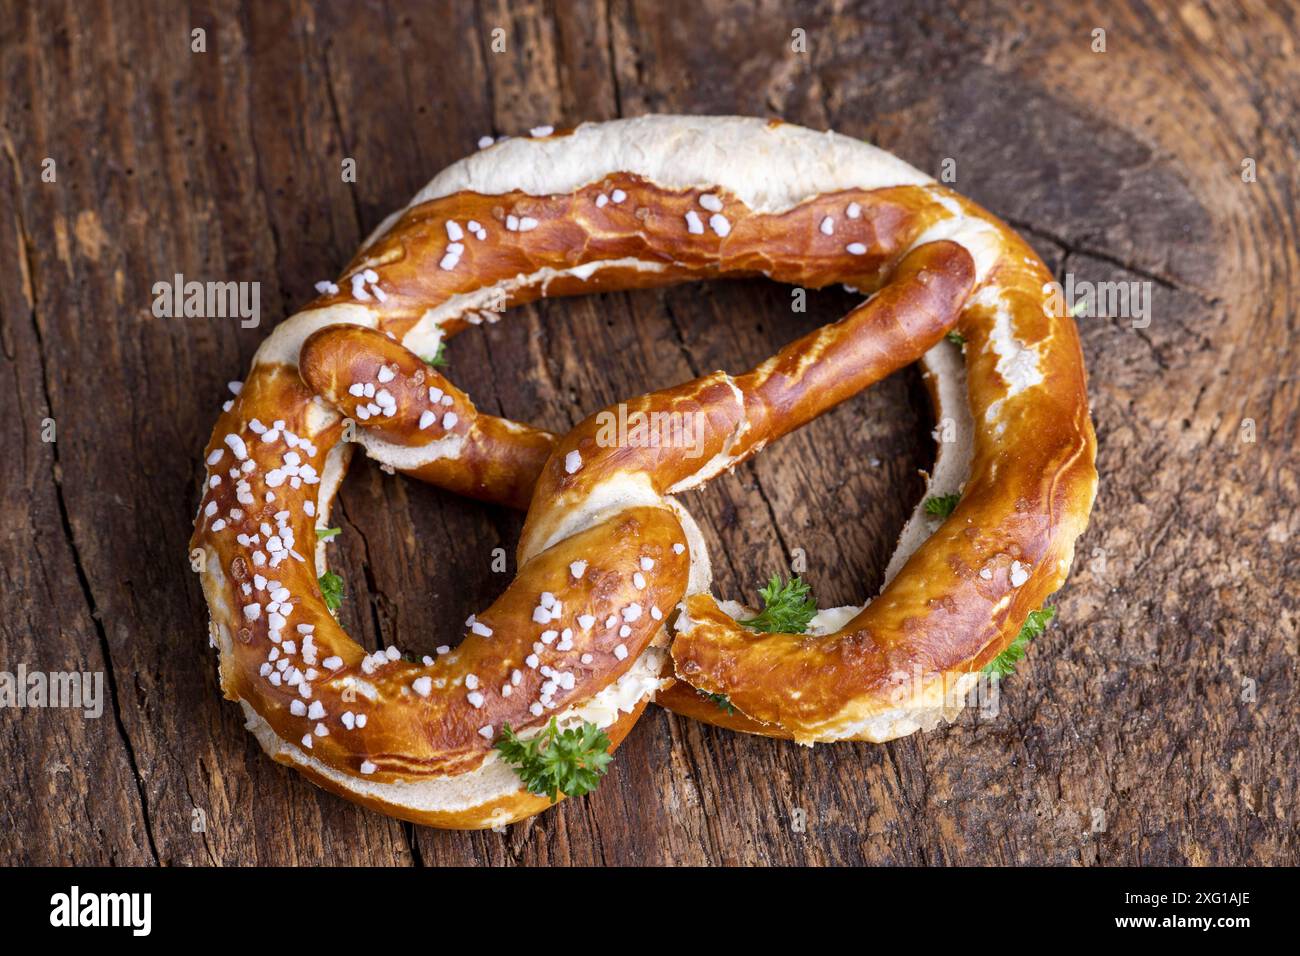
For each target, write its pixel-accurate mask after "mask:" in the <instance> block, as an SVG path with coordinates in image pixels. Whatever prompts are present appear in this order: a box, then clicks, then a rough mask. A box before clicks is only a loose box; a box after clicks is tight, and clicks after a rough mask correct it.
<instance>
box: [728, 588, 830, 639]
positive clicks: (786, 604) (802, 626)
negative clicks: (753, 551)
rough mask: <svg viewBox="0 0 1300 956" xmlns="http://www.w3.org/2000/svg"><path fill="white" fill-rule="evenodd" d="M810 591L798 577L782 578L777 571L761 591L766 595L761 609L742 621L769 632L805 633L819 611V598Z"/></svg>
mask: <svg viewBox="0 0 1300 956" xmlns="http://www.w3.org/2000/svg"><path fill="white" fill-rule="evenodd" d="M808 591H809V588H808V585H806V584H804V583H803V582H802V581H801V580H799V578H797V577H793V578H791V579H790V580H789V582H782V581H781V576H780V575H779V574H774V575H772V580H770V581H768V582H767V587H765V588H762V589H761V590H759V592H758V594H759V596H760V597H761V598H762V599H763V611H762V613H761V614H759V615H758V616H757V617H751V618H750V619H749V620H748V621H741V622H740V623H741V624H743V625H745V627H748V628H751V629H753V630H755V631H763V632H765V633H767V634H802V633H803V632H804V631H806V630H808V622H809V621H811V620H812V619H813V615H814V614H816V613H817V602H816V601H814V600H813V599H812V598H811V597H809V596H808Z"/></svg>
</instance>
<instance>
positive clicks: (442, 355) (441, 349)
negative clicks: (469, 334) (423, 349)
mask: <svg viewBox="0 0 1300 956" xmlns="http://www.w3.org/2000/svg"><path fill="white" fill-rule="evenodd" d="M420 358H421V359H423V360H424V364H425V365H431V366H433V367H434V368H445V367H446V365H447V343H446V342H439V343H438V351H436V352H434V353H433V357H432V358H430V357H429V356H427V355H421V356H420Z"/></svg>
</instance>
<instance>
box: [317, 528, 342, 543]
mask: <svg viewBox="0 0 1300 956" xmlns="http://www.w3.org/2000/svg"><path fill="white" fill-rule="evenodd" d="M342 530H343V529H342V528H317V529H316V540H317V541H328V540H329V539H330V538H332V537H334V536H335V535H336V534H338V533H339V532H340V531H342Z"/></svg>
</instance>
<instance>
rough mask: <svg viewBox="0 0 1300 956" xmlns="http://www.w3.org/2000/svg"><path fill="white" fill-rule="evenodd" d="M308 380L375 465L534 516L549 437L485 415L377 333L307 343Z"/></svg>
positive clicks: (354, 332)
mask: <svg viewBox="0 0 1300 956" xmlns="http://www.w3.org/2000/svg"><path fill="white" fill-rule="evenodd" d="M299 373H300V374H301V375H302V378H303V381H304V382H306V383H307V385H308V386H309V387H310V388H311V389H312V390H313V391H314V392H316V393H317V394H319V395H321V396H322V397H323V398H325V399H327V400H328V401H329V402H330V403H331V404H332V405H333V406H334V407H335V408H337V409H338V410H339V411H341V412H342V413H343V414H344V415H346V416H348V417H349V418H351V419H353V420H354V422H355V424H357V425H358V426H359V428H358V432H359V434H358V436H357V441H358V442H359V443H360V444H361V445H362V446H363V447H365V449H366V451H367V453H368V454H369V455H370V456H371V457H372V458H375V459H376V460H377V461H380V462H382V463H383V464H385V465H388V466H390V467H392V468H394V469H396V470H397V471H400V472H402V474H405V475H410V476H411V477H413V478H418V479H419V480H421V481H427V482H429V483H430V484H433V485H436V486H438V487H440V488H445V489H447V490H448V491H454V492H456V493H457V494H462V495H466V496H468V497H471V498H477V499H479V500H480V501H490V502H493V503H496V504H503V505H507V506H509V507H512V508H517V509H519V510H521V511H522V510H524V509H526V508H527V507H528V502H529V500H530V499H531V498H532V491H533V485H534V484H535V483H536V481H537V476H538V474H539V473H540V472H541V470H542V465H543V464H544V463H545V461H546V458H547V456H548V455H550V453H551V451H552V449H553V448H554V447H555V442H556V436H555V435H553V434H551V433H550V432H546V431H542V430H541V429H537V428H533V427H531V426H528V425H523V424H520V423H518V422H514V421H511V420H510V419H506V418H497V417H496V416H493V415H485V414H483V413H482V412H480V411H479V410H478V409H477V408H476V407H475V405H474V403H473V401H472V400H471V399H470V397H469V396H468V395H467V394H465V393H464V392H463V391H461V390H460V389H459V388H457V387H456V386H455V385H453V384H452V383H451V382H450V381H448V380H447V379H446V378H445V377H444V376H443V375H442V374H441V373H439V372H438V371H437V370H436V369H434V368H431V367H430V366H428V365H427V364H426V363H425V362H424V361H423V360H422V359H421V358H419V357H418V356H417V355H415V353H413V352H411V351H410V350H409V349H407V348H405V347H403V346H402V345H400V344H398V343H397V342H394V341H393V340H391V339H389V338H388V337H387V336H385V335H382V334H381V333H379V332H376V331H374V330H372V329H367V328H364V327H361V326H349V325H339V326H329V327H326V328H324V329H321V330H320V331H318V332H315V333H313V334H312V335H311V336H310V337H308V339H307V340H306V341H305V342H304V343H303V348H302V355H301V358H300V360H299ZM377 382H378V383H379V384H378V385H377V386H376V384H375V383H377ZM363 383H364V384H363ZM366 391H369V392H370V393H371V394H369V395H367V394H366ZM358 392H359V393H360V394H358ZM378 398H387V399H388V401H386V402H385V403H384V404H382V405H381V404H379V402H378V401H377V399H378ZM389 402H391V404H389ZM390 410H391V411H390Z"/></svg>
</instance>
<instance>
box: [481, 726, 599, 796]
mask: <svg viewBox="0 0 1300 956" xmlns="http://www.w3.org/2000/svg"><path fill="white" fill-rule="evenodd" d="M496 749H497V751H498V752H499V753H500V754H501V759H503V760H504V761H505V762H506V763H508V764H510V765H511V766H512V767H514V768H515V773H517V774H518V775H519V779H520V780H522V781H523V782H524V786H525V787H527V788H528V792H529V793H535V794H537V795H538V796H540V797H550V798H551V803H554V802H555V801H556V800H558V799H559V795H560V794H561V793H562V794H564V795H565V796H569V797H581V796H583V795H584V794H588V793H591V791H593V790H595V789H596V787H598V786H599V785H600V778H601V776H602V775H604V773H605V771H606V770H607V769H608V767H609V762H610V761H611V760H613V759H614V758H613V757H612V756H611V755H610V754H609V752H608V751H609V738H608V737H607V736H605V732H604V731H603V730H601V729H600V728H599V727H597V726H596V725H595V724H592V723H586V722H584V723H583V725H582V726H581V727H570V728H569V729H568V730H566V731H563V732H560V731H559V729H558V727H557V726H556V723H555V718H554V717H552V718H551V722H550V724H548V725H547V727H546V729H545V730H543V731H542V732H541V733H540V734H538V735H537V736H535V737H530V738H528V739H527V740H521V739H520V738H519V737H517V736H516V735H515V732H514V731H513V730H511V729H510V725H509V724H505V725H504V726H503V727H502V728H501V739H500V740H498V741H497V743H496Z"/></svg>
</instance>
